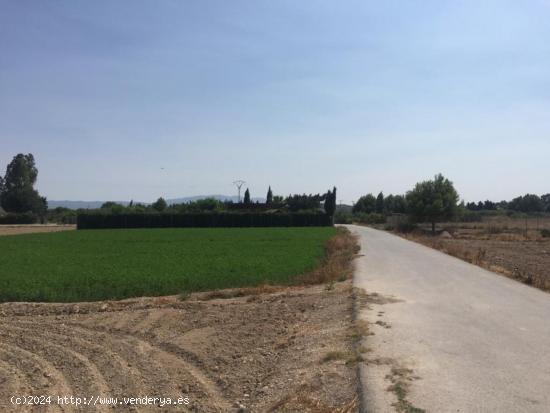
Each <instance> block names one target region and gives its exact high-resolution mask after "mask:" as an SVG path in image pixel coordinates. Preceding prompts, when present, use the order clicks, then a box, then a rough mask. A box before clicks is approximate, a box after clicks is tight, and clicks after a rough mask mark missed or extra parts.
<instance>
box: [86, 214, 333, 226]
mask: <svg viewBox="0 0 550 413" xmlns="http://www.w3.org/2000/svg"><path fill="white" fill-rule="evenodd" d="M76 224H77V228H78V229H99V228H170V227H324V226H331V225H332V222H331V219H330V217H329V216H328V215H326V214H321V213H318V214H317V213H282V214H267V213H184V214H170V213H158V214H156V213H146V214H139V213H133V214H103V213H84V214H78V216H77V221H76Z"/></svg>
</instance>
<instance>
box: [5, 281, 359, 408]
mask: <svg viewBox="0 0 550 413" xmlns="http://www.w3.org/2000/svg"><path fill="white" fill-rule="evenodd" d="M219 296H221V295H217V296H216V297H219ZM227 296H228V297H230V298H212V295H208V294H207V293H203V294H192V295H191V296H190V297H187V298H186V299H185V300H183V301H182V300H181V298H180V297H178V296H171V297H159V298H138V299H129V300H124V301H105V302H94V303H79V304H34V303H6V304H1V305H0V411H10V412H19V411H33V412H34V411H40V412H57V411H65V412H72V411H90V412H91V411H109V412H112V411H131V412H149V411H155V412H181V411H192V412H237V411H240V412H327V413H328V412H331V413H332V412H354V411H357V404H358V401H357V396H356V394H357V384H356V368H357V366H356V364H354V363H350V362H349V361H345V360H344V359H343V358H337V359H334V360H333V359H331V358H330V357H326V356H327V354H329V353H333V354H334V352H340V353H342V354H348V353H349V354H351V353H352V352H353V348H352V347H353V342H352V340H351V339H350V330H351V328H352V323H353V320H352V307H353V300H352V288H351V283H350V281H344V282H339V283H335V284H330V285H329V286H328V287H327V286H326V285H317V286H313V287H294V288H285V289H280V290H277V291H270V292H267V293H266V292H264V293H254V294H250V295H245V296H242V297H233V296H232V294H227ZM28 395H50V396H52V403H51V404H50V405H45V406H44V405H43V406H14V405H13V404H11V402H10V397H11V396H28ZM71 395H72V396H75V397H82V398H84V397H86V398H87V399H91V398H95V397H96V396H100V397H106V398H108V397H111V398H115V397H117V398H119V400H118V401H117V404H116V406H108V405H103V406H100V405H97V404H96V405H95V406H80V407H78V408H77V407H75V406H72V405H64V406H61V405H58V404H57V396H71ZM143 396H150V397H171V398H172V399H173V400H174V399H177V398H178V397H188V398H189V405H187V406H186V405H179V406H164V407H159V406H151V405H149V406H143V405H133V406H130V405H125V404H123V403H121V402H120V399H121V398H122V397H143Z"/></svg>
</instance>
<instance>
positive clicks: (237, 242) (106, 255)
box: [0, 227, 336, 302]
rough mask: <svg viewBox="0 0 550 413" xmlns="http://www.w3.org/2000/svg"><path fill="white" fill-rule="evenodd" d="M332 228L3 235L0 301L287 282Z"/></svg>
mask: <svg viewBox="0 0 550 413" xmlns="http://www.w3.org/2000/svg"><path fill="white" fill-rule="evenodd" d="M335 233H336V230H335V229H334V228H332V227H330V228H329V227H315V228H167V229H120V230H89V231H87V230H83V231H67V232H57V233H47V234H23V235H15V236H5V237H0V301H4V302H5V301H48V302H76V301H95V300H105V299H121V298H128V297H139V296H158V295H168V294H177V293H182V292H191V291H204V290H212V289H218V288H230V287H245V286H254V285H258V284H261V283H264V282H267V283H276V284H285V283H289V282H291V281H292V279H293V277H294V276H296V275H298V274H302V273H304V272H307V271H310V270H312V269H313V268H315V267H316V266H317V265H318V264H319V263H320V261H321V260H322V258H323V255H324V244H325V242H326V241H327V240H328V239H329V238H330V237H331V236H333V235H335Z"/></svg>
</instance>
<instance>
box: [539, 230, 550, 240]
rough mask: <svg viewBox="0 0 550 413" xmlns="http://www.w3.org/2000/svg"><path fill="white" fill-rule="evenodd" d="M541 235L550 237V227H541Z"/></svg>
mask: <svg viewBox="0 0 550 413" xmlns="http://www.w3.org/2000/svg"><path fill="white" fill-rule="evenodd" d="M540 235H542V236H543V237H544V238H550V229H541V230H540Z"/></svg>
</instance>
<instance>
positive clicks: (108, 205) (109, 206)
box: [100, 201, 120, 209]
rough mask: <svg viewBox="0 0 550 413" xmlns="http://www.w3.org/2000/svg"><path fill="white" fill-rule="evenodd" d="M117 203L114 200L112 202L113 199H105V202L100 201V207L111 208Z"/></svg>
mask: <svg viewBox="0 0 550 413" xmlns="http://www.w3.org/2000/svg"><path fill="white" fill-rule="evenodd" d="M117 205H120V204H117V203H116V202H113V201H107V202H104V203H102V204H101V206H100V208H101V209H113V207H116V206H117Z"/></svg>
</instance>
